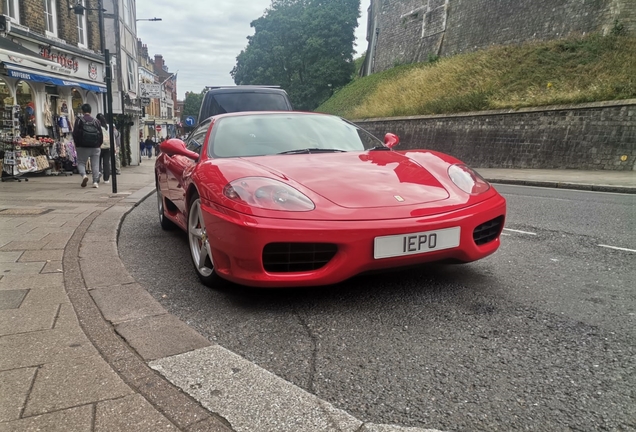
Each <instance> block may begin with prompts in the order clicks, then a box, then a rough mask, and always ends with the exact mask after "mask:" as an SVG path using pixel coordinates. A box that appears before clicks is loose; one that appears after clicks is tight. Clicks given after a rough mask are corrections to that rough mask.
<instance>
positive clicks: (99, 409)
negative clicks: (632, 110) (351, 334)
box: [0, 158, 636, 432]
mask: <svg viewBox="0 0 636 432" xmlns="http://www.w3.org/2000/svg"><path fill="white" fill-rule="evenodd" d="M153 163H154V158H153V159H152V161H148V160H144V161H143V163H142V165H141V166H139V167H128V168H124V169H123V175H121V176H119V177H118V189H119V193H118V194H116V195H114V194H112V193H111V191H110V187H109V185H103V184H102V185H101V187H100V188H98V189H92V188H90V187H87V188H84V189H82V188H80V187H79V183H80V180H81V179H80V177H79V176H78V175H73V176H68V177H63V176H58V177H31V178H30V181H28V182H24V181H23V182H20V183H17V182H6V183H1V184H0V431H31V430H45V431H58V430H59V431H115V432H117V431H157V430H167V431H170V430H174V431H176V430H182V431H191V432H195V431H258V430H265V431H270V430H281V431H283V430H303V431H305V430H306V431H319V430H343V431H352V432H353V431H360V432H363V431H367V432H373V431H378V432H389V431H420V432H421V431H423V430H422V429H417V428H401V427H399V426H388V425H374V424H367V423H363V422H361V421H360V420H357V419H355V418H354V417H352V416H350V415H349V414H347V413H345V412H343V411H341V410H338V409H336V408H335V407H333V406H331V405H330V404H328V403H326V402H324V401H321V400H319V399H317V398H315V397H314V396H312V395H310V394H308V393H306V392H303V391H302V390H300V389H298V388H296V387H294V386H292V385H291V384H289V383H286V382H284V381H283V380H281V379H280V378H278V377H275V376H273V375H271V374H269V375H268V374H267V373H266V371H262V370H258V368H257V367H256V366H255V365H251V364H249V362H247V361H245V360H244V359H242V358H240V357H238V356H236V355H234V354H233V353H229V352H227V351H226V350H224V349H223V348H222V347H219V346H218V345H215V344H213V343H211V342H209V341H208V340H207V339H205V338H203V337H202V336H201V335H199V334H198V333H196V332H195V331H194V330H192V329H190V328H189V327H187V326H186V325H185V324H184V323H183V322H181V321H179V320H178V319H177V318H176V317H174V316H172V315H170V314H169V313H167V311H166V310H165V309H163V307H161V305H159V303H157V302H156V301H155V300H154V299H153V298H152V297H151V296H150V295H149V294H148V293H147V292H146V290H145V289H144V287H142V286H140V285H139V284H137V283H136V281H135V280H134V279H133V278H132V277H131V276H130V275H129V274H128V272H127V271H126V269H125V268H124V266H123V264H122V262H121V260H120V259H119V255H118V251H117V235H118V230H119V225H120V223H121V220H122V219H123V217H124V216H125V214H126V213H127V212H129V211H130V210H132V209H133V208H134V206H135V205H136V204H137V203H139V202H140V201H142V200H143V199H144V198H146V197H147V196H149V195H150V194H152V193H153V191H154V186H153V170H152V168H153ZM479 171H480V172H481V173H482V174H483V175H484V176H485V177H487V178H489V179H500V180H502V181H509V182H517V183H521V184H528V182H545V183H544V184H552V183H554V184H555V185H557V186H558V185H564V184H569V183H575V184H576V186H577V187H579V188H588V189H589V190H599V189H598V188H599V187H601V186H603V185H605V186H607V185H609V186H612V187H614V188H615V190H614V191H618V190H621V191H629V190H632V189H633V190H636V184H634V181H635V180H634V178H635V177H634V173H633V172H629V173H613V172H593V173H581V172H580V171H542V172H539V171H538V170H491V169H483V170H479ZM522 182H526V183H522ZM221 359H223V361H221ZM182 362H189V364H197V363H200V364H201V368H206V367H211V368H213V370H214V371H215V374H216V375H218V377H219V378H220V376H221V375H224V374H225V375H227V376H231V377H235V378H234V380H235V386H234V387H231V388H224V389H223V391H225V393H226V394H227V393H230V394H229V395H228V398H229V399H232V403H234V404H236V405H242V406H243V410H244V415H241V418H230V419H229V420H230V421H231V423H232V424H230V421H228V417H226V416H225V415H223V414H218V413H219V412H220V410H219V411H217V410H216V409H212V408H210V407H215V406H216V405H213V404H208V403H206V402H205V401H206V398H210V395H212V396H214V397H216V399H218V397H217V395H218V391H219V390H218V387H217V388H215V387H214V381H215V379H216V378H217V376H216V375H215V376H204V377H201V376H194V377H193V376H186V377H184V376H182V375H183V371H184V369H183V368H182V367H180V365H181V364H182ZM237 370H244V371H248V370H249V371H250V374H253V375H250V374H244V375H241V374H238V373H237V372H236V371H237ZM254 371H257V372H254ZM257 375H258V376H257ZM263 377H265V378H263ZM193 380H194V381H196V382H198V383H200V385H197V386H196V387H192V384H189V383H192V382H193ZM253 380H262V381H267V385H268V387H267V388H268V389H270V390H269V393H268V394H267V395H266V396H262V395H261V396H257V395H251V394H249V390H250V389H251V384H252V383H253V382H254V381H253ZM206 386H207V387H206ZM209 386H212V387H209ZM204 393H205V394H204ZM271 398H275V400H274V402H272V401H271ZM206 406H207V407H208V408H205V407H206ZM283 406H284V407H285V409H284V410H283V409H280V408H278V409H277V408H276V407H283ZM213 411H214V412H213ZM250 422H252V423H250ZM286 422H287V423H286ZM257 423H258V425H260V426H258V425H257ZM272 425H275V426H272ZM292 425H293V426H292ZM299 425H302V426H299Z"/></svg>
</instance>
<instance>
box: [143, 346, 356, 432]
mask: <svg viewBox="0 0 636 432" xmlns="http://www.w3.org/2000/svg"><path fill="white" fill-rule="evenodd" d="M150 367H152V368H153V369H155V370H156V371H158V372H159V373H161V374H162V375H164V376H165V377H166V378H167V379H168V380H169V381H170V382H172V383H173V384H175V385H176V386H177V387H179V388H181V389H182V390H183V391H184V392H186V393H188V394H190V395H191V396H192V397H194V398H195V399H197V400H198V401H199V402H200V403H201V404H202V405H203V406H204V407H206V408H208V409H209V410H210V411H212V412H216V413H218V414H219V415H221V416H222V417H223V418H225V419H227V420H228V421H229V422H230V424H231V425H232V427H233V428H234V429H235V430H236V431H237V432H248V431H249V432H276V431H280V432H288V431H304V432H313V431H316V432H317V431H321V432H322V431H329V430H337V431H342V432H346V431H350V432H354V431H357V430H358V429H359V428H360V426H362V422H361V421H360V420H358V419H356V418H355V417H353V416H351V415H349V414H348V413H346V412H344V411H342V410H339V409H337V408H335V407H334V406H333V405H331V404H329V403H327V402H325V401H322V400H320V399H318V398H317V397H316V396H314V395H312V394H310V393H308V392H306V391H304V390H302V389H301V388H299V387H297V386H295V385H293V384H291V383H289V382H287V381H285V380H283V379H282V378H280V377H278V376H276V375H274V374H272V373H271V372H268V371H267V370H265V369H263V368H260V367H259V366H256V365H255V364H253V363H251V362H249V361H247V360H245V359H244V358H242V357H240V356H238V355H236V354H234V353H232V352H231V351H228V350H226V349H225V348H223V347H220V346H218V345H214V346H210V347H207V348H202V349H199V350H196V351H193V352H189V353H186V354H181V355H177V356H173V357H168V358H163V359H160V360H157V361H153V362H151V363H150Z"/></svg>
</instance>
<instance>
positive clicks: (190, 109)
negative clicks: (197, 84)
mask: <svg viewBox="0 0 636 432" xmlns="http://www.w3.org/2000/svg"><path fill="white" fill-rule="evenodd" d="M204 92H205V89H203V90H201V93H195V92H186V97H185V100H184V101H183V117H187V116H194V117H196V116H198V115H199V108H201V103H202V102H203V93H204Z"/></svg>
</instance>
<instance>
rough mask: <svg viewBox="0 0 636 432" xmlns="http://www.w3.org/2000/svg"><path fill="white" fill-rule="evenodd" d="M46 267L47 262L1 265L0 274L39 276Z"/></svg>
mask: <svg viewBox="0 0 636 432" xmlns="http://www.w3.org/2000/svg"><path fill="white" fill-rule="evenodd" d="M45 265H46V262H17V263H0V273H4V274H5V275H6V274H8V273H12V274H18V275H25V274H38V273H40V272H41V271H42V269H43V268H44V266H45Z"/></svg>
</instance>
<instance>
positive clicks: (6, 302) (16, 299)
mask: <svg viewBox="0 0 636 432" xmlns="http://www.w3.org/2000/svg"><path fill="white" fill-rule="evenodd" d="M28 292H29V290H0V311H3V310H7V309H17V308H19V307H20V305H21V304H22V301H23V300H24V298H25V297H26V295H27V293H28Z"/></svg>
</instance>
